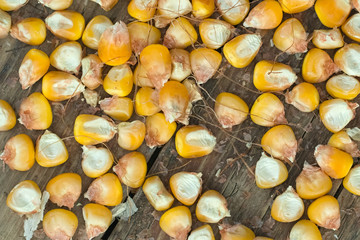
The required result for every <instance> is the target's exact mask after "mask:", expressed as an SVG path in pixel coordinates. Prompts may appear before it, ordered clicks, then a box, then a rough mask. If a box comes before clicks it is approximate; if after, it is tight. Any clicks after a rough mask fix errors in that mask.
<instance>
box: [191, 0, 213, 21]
mask: <svg viewBox="0 0 360 240" xmlns="http://www.w3.org/2000/svg"><path fill="white" fill-rule="evenodd" d="M214 11H215V0H192V14H193V15H194V17H196V18H199V19H204V18H208V17H210V16H211V15H212V14H213V13H214Z"/></svg>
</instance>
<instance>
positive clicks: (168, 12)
mask: <svg viewBox="0 0 360 240" xmlns="http://www.w3.org/2000/svg"><path fill="white" fill-rule="evenodd" d="M157 9H158V15H160V16H161V17H163V18H167V19H174V18H177V17H180V16H184V15H186V14H188V13H190V12H191V10H192V6H191V3H190V1H189V0H178V1H168V0H158V8H157Z"/></svg>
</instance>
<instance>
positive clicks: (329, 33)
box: [312, 28, 344, 49]
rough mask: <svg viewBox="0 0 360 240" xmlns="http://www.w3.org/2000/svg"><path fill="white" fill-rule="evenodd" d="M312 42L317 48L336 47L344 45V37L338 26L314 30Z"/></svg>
mask: <svg viewBox="0 0 360 240" xmlns="http://www.w3.org/2000/svg"><path fill="white" fill-rule="evenodd" d="M312 42H313V44H314V45H315V47H317V48H321V49H335V48H340V47H342V46H344V39H343V37H342V34H341V31H340V29H338V28H334V29H319V30H314V32H313V37H312Z"/></svg>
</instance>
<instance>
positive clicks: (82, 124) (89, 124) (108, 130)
mask: <svg viewBox="0 0 360 240" xmlns="http://www.w3.org/2000/svg"><path fill="white" fill-rule="evenodd" d="M115 133H116V126H115V124H114V123H113V122H112V121H111V120H109V119H106V118H103V117H99V116H95V115H90V114H80V115H79V116H77V117H76V119H75V124H74V136H75V140H76V141H77V142H78V143H80V144H81V145H95V144H99V143H103V142H108V141H110V140H111V139H112V138H113V137H114V136H115Z"/></svg>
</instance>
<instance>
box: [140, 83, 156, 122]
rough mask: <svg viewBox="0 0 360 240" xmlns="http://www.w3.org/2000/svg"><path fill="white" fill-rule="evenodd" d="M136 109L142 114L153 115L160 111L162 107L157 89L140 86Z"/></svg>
mask: <svg viewBox="0 0 360 240" xmlns="http://www.w3.org/2000/svg"><path fill="white" fill-rule="evenodd" d="M135 110H136V113H137V114H138V115H140V116H152V115H154V114H155V113H158V112H160V110H161V109H160V107H159V103H158V99H157V92H156V90H155V89H152V88H149V87H142V88H140V89H139V90H138V91H137V93H136V95H135Z"/></svg>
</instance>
